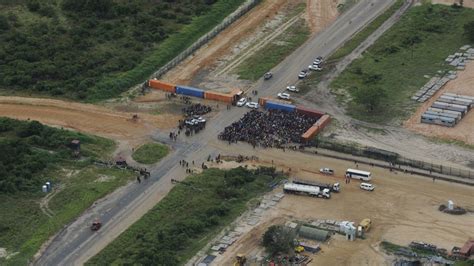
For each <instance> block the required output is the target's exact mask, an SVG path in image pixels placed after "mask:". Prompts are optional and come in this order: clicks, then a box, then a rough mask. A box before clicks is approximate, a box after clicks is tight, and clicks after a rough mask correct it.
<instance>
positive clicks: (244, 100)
mask: <svg viewBox="0 0 474 266" xmlns="http://www.w3.org/2000/svg"><path fill="white" fill-rule="evenodd" d="M246 102H247V98H245V97H242V98H240V100H239V101H238V102H237V106H239V107H242V106H244V105H245V103H246Z"/></svg>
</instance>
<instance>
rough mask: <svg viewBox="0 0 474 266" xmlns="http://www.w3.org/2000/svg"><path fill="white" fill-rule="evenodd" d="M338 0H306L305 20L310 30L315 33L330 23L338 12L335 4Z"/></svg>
mask: <svg viewBox="0 0 474 266" xmlns="http://www.w3.org/2000/svg"><path fill="white" fill-rule="evenodd" d="M339 2H340V0H318V1H317V0H307V1H306V20H307V21H308V24H309V27H310V29H311V32H313V33H317V32H320V31H322V30H323V29H324V28H326V27H327V26H328V25H329V24H331V23H332V22H333V21H334V20H335V19H336V18H337V15H338V14H339V13H338V11H337V5H338V4H339Z"/></svg>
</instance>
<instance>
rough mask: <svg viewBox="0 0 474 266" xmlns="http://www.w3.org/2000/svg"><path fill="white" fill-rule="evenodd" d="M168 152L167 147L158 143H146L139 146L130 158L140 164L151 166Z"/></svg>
mask: <svg viewBox="0 0 474 266" xmlns="http://www.w3.org/2000/svg"><path fill="white" fill-rule="evenodd" d="M168 152H169V148H168V146H165V145H163V144H159V143H147V144H144V145H142V146H140V147H139V148H138V149H137V150H136V151H135V152H134V153H133V155H132V158H133V159H134V160H135V161H137V162H139V163H142V164H153V163H156V162H158V161H159V160H161V158H163V157H165V156H166V155H167V154H168Z"/></svg>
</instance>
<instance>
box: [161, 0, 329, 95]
mask: <svg viewBox="0 0 474 266" xmlns="http://www.w3.org/2000/svg"><path fill="white" fill-rule="evenodd" d="M300 3H303V1H302V0H298V1H290V0H268V1H264V2H263V3H262V4H260V5H258V6H257V7H255V8H254V9H253V10H252V11H250V12H249V13H248V14H247V15H245V16H243V17H242V18H241V19H239V20H238V21H236V22H235V23H234V24H233V25H231V26H230V27H229V28H228V29H226V30H225V31H223V32H222V33H220V34H219V36H217V37H216V38H215V39H214V40H212V41H211V42H210V43H209V44H208V45H206V46H204V47H203V48H201V49H200V50H198V51H197V52H196V53H195V55H194V56H192V57H190V58H189V59H187V60H185V61H184V62H183V63H181V64H180V65H178V66H177V67H176V68H174V69H173V70H171V71H170V72H168V73H167V74H166V75H165V76H164V77H163V79H164V80H167V81H170V82H173V83H177V84H192V85H195V86H197V85H200V84H201V83H203V85H205V86H206V87H208V88H209V89H214V90H220V91H222V90H224V91H225V90H226V89H223V88H227V90H228V89H231V88H235V87H239V88H246V87H249V86H250V85H251V84H250V83H248V82H245V81H241V80H238V77H236V76H235V75H232V74H231V73H230V72H231V70H232V69H234V68H235V67H236V66H238V65H239V64H240V63H242V62H243V61H244V60H245V59H246V58H248V57H250V56H251V55H253V54H254V53H257V52H258V51H259V49H261V48H262V47H263V46H264V45H265V44H267V43H268V42H271V41H273V40H274V39H275V38H276V37H277V36H279V35H280V34H281V33H282V32H283V31H284V30H285V29H287V28H288V27H289V26H291V25H292V24H293V23H295V22H296V21H297V20H298V18H299V17H300V16H299V15H296V16H295V17H291V18H288V20H285V18H286V17H287V16H288V15H289V14H290V13H291V12H292V10H293V9H294V8H295V7H296V6H297V5H298V4H300ZM306 4H307V7H308V8H307V9H306V13H305V15H304V16H305V19H307V21H308V24H309V25H310V28H311V31H312V32H313V33H317V32H319V31H321V30H323V29H324V28H325V27H326V26H327V25H329V24H330V23H331V22H332V21H333V20H334V19H336V17H337V15H338V12H337V1H336V0H321V1H316V0H307V1H306Z"/></svg>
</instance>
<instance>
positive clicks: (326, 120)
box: [301, 115, 331, 141]
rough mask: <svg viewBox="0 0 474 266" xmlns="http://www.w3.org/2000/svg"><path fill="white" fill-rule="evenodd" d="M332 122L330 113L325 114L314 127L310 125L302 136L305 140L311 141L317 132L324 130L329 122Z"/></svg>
mask: <svg viewBox="0 0 474 266" xmlns="http://www.w3.org/2000/svg"><path fill="white" fill-rule="evenodd" d="M329 122H331V117H330V116H329V115H323V116H322V117H321V118H320V119H319V120H318V121H316V123H314V125H313V126H312V127H310V128H309V129H308V130H306V132H305V133H303V135H301V138H302V139H303V140H304V141H309V140H311V139H312V138H313V137H314V136H316V134H318V133H319V132H320V131H321V130H323V129H324V128H325V127H326V126H327V125H328V124H329Z"/></svg>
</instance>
